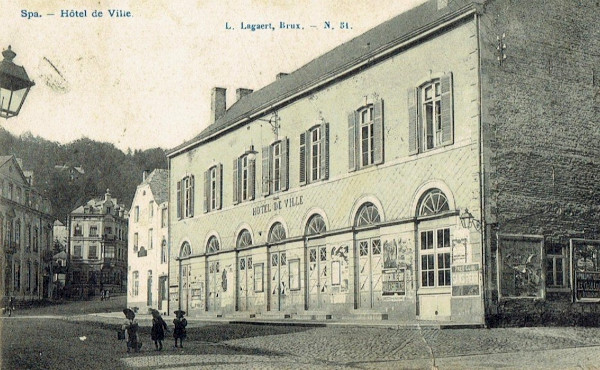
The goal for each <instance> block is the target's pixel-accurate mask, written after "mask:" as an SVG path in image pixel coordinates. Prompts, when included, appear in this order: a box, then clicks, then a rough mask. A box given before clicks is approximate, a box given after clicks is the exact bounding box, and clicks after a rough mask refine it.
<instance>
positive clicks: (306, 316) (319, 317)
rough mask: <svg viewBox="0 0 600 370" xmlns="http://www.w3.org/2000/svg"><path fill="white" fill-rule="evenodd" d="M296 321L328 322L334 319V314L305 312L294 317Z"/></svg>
mask: <svg viewBox="0 0 600 370" xmlns="http://www.w3.org/2000/svg"><path fill="white" fill-rule="evenodd" d="M293 318H294V319H296V320H316V321H327V320H332V319H333V314H332V313H331V312H327V311H304V312H298V313H297V314H295V315H294V316H293Z"/></svg>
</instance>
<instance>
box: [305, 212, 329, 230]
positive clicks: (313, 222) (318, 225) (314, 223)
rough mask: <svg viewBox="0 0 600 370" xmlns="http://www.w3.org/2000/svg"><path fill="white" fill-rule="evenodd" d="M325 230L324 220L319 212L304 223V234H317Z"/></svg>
mask: <svg viewBox="0 0 600 370" xmlns="http://www.w3.org/2000/svg"><path fill="white" fill-rule="evenodd" d="M326 230H327V227H326V226H325V221H324V220H323V217H321V215H319V214H315V215H312V216H311V217H310V219H309V220H308V223H307V224H306V235H317V234H321V233H324V232H325V231H326Z"/></svg>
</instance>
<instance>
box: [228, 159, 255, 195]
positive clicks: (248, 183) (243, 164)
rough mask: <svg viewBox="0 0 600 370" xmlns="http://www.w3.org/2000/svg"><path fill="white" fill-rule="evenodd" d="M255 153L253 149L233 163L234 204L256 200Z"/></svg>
mask: <svg viewBox="0 0 600 370" xmlns="http://www.w3.org/2000/svg"><path fill="white" fill-rule="evenodd" d="M254 157H255V152H254V151H253V149H251V150H250V151H249V152H246V153H245V154H244V155H242V156H241V157H239V158H237V159H235V160H234V161H233V203H234V204H237V203H240V202H244V201H248V200H252V199H254V182H255V176H256V159H255V158H254Z"/></svg>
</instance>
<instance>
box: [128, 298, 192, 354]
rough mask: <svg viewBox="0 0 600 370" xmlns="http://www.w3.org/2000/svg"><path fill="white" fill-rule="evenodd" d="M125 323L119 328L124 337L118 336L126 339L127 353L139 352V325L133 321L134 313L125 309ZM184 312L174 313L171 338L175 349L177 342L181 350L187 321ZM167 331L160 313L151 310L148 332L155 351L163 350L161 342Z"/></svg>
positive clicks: (140, 343)
mask: <svg viewBox="0 0 600 370" xmlns="http://www.w3.org/2000/svg"><path fill="white" fill-rule="evenodd" d="M123 313H124V314H125V317H126V318H127V321H126V322H125V323H124V324H123V326H122V327H121V330H122V331H123V332H124V333H126V334H127V335H126V338H125V336H124V335H123V336H119V338H121V339H127V352H130V351H131V350H134V351H135V352H139V350H140V348H141V347H142V342H141V341H140V337H139V335H138V329H139V324H138V322H137V320H136V319H135V313H134V312H133V311H132V310H131V309H129V308H126V309H124V310H123ZM184 315H185V311H182V310H177V311H175V319H174V320H173V324H174V325H175V328H174V329H173V338H174V339H175V347H177V342H179V348H183V340H184V339H185V337H186V330H185V327H186V326H187V320H186V319H185V317H183V316H184ZM168 331H169V327H168V326H167V323H166V322H165V320H163V318H162V316H161V315H160V312H158V311H157V310H154V309H153V310H152V330H151V331H150V338H151V339H152V340H153V341H154V346H155V347H156V349H155V350H156V351H161V350H162V348H163V345H162V341H163V340H164V339H165V333H166V332H168Z"/></svg>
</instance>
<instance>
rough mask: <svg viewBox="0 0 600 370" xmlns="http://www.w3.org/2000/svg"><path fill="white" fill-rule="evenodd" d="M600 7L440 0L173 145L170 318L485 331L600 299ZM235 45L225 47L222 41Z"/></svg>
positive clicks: (220, 101) (216, 95)
mask: <svg viewBox="0 0 600 370" xmlns="http://www.w3.org/2000/svg"><path fill="white" fill-rule="evenodd" d="M599 18H600V7H599V6H598V4H597V2H596V1H590V0H584V1H579V2H577V3H576V4H574V3H568V4H567V3H564V2H561V1H557V0H553V1H540V0H533V1H527V2H514V1H510V0H451V1H448V0H429V1H427V2H425V3H423V4H421V5H419V6H417V7H415V8H413V9H411V10H409V11H407V12H405V13H402V14H400V15H398V16H396V17H394V18H392V19H390V20H389V21H387V22H385V23H383V24H381V25H379V26H377V27H375V28H373V29H371V30H369V31H367V32H365V33H364V34H362V35H360V36H358V37H356V38H354V39H352V40H350V41H348V42H346V43H344V44H342V45H340V46H338V47H337V48H335V49H333V50H332V51H330V52H328V53H325V54H324V55H322V56H320V57H318V58H316V59H314V60H312V61H310V62H309V63H307V64H306V65H304V66H303V67H301V68H300V69H298V70H296V71H294V72H292V73H290V74H280V75H278V77H277V79H275V80H274V82H272V83H271V84H269V85H267V86H265V87H262V88H260V89H258V90H257V91H254V92H253V91H252V90H249V89H246V88H243V89H242V88H240V89H237V90H236V93H237V96H236V101H235V102H234V103H233V104H231V105H228V104H227V102H226V96H227V94H226V89H224V88H215V89H213V92H212V100H211V102H210V104H211V108H212V111H211V117H210V120H209V122H208V125H206V123H204V122H201V123H199V126H202V127H205V128H204V129H203V130H201V131H200V133H199V134H198V135H197V136H196V137H194V138H192V139H190V140H189V141H187V142H185V143H184V144H182V145H179V146H177V147H175V148H173V149H172V150H170V151H169V152H168V158H169V168H170V173H169V189H170V191H169V203H170V204H172V205H173V206H172V207H170V208H169V245H172V246H173V247H172V253H171V254H170V267H169V269H170V270H169V271H170V274H169V275H170V280H169V284H170V286H169V289H170V290H171V292H172V293H171V294H170V298H169V299H170V301H169V304H170V310H171V311H172V310H175V309H183V310H185V311H188V312H189V313H190V314H192V315H209V316H212V315H251V316H252V315H254V316H256V315H267V316H271V317H273V316H276V317H279V318H285V317H299V318H313V319H314V318H322V319H327V318H332V317H339V318H344V317H350V318H357V317H358V318H360V317H370V318H373V317H379V318H381V319H388V320H397V321H403V322H405V321H416V320H435V321H450V322H455V323H468V324H486V323H487V324H489V323H494V322H498V321H509V322H510V321H516V322H519V321H521V322H522V321H523V320H525V321H529V322H536V321H535V320H538V321H540V320H542V319H541V318H544V320H546V319H548V320H550V319H552V320H555V321H561V320H563V321H564V320H565V319H572V320H574V322H576V321H577V320H578V319H577V318H578V317H579V316H580V315H581V313H582V312H596V311H598V310H599V309H598V308H597V306H598V305H597V302H600V289H599V287H600V284H598V281H600V260H599V259H598V256H600V243H599V242H598V240H600V231H599V230H598V225H599V224H600V185H599V184H600V171H598V166H599V165H600V163H599V158H600V156H599V155H598V154H599V152H598V142H599V141H600V130H598V129H597V127H596V123H597V122H598V113H599V108H598V107H599V106H600V104H599V103H600V82H599V81H600V78H599V76H600V70H599V69H598V66H599V65H600V41H599V40H600V37H598V36H599V34H598V28H597V27H596V26H595V25H596V24H597V19H599ZM223 47H226V46H223Z"/></svg>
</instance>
